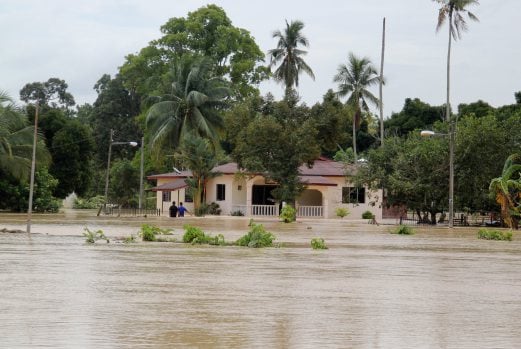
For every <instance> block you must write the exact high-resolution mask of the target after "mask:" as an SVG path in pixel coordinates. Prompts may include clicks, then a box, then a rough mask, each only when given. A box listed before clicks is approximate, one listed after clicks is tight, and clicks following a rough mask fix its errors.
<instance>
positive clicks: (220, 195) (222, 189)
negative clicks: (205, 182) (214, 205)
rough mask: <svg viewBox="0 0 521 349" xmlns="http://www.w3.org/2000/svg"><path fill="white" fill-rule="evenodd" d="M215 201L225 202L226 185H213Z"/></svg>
mask: <svg viewBox="0 0 521 349" xmlns="http://www.w3.org/2000/svg"><path fill="white" fill-rule="evenodd" d="M215 201H226V184H223V183H218V184H216V185H215Z"/></svg>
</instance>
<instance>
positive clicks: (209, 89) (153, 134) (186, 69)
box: [146, 57, 230, 149]
mask: <svg viewBox="0 0 521 349" xmlns="http://www.w3.org/2000/svg"><path fill="white" fill-rule="evenodd" d="M168 78H169V79H170V81H171V91H170V93H169V94H167V95H164V96H162V97H154V100H155V101H156V103H155V104H153V105H152V107H150V109H149V111H148V113H147V116H146V127H147V131H148V132H149V134H150V140H151V145H152V148H153V149H154V148H156V149H165V148H174V149H175V148H177V147H178V146H179V143H180V140H181V139H182V138H183V137H184V136H185V135H186V134H189V133H195V134H196V135H198V136H201V137H204V138H208V139H210V140H211V141H212V142H213V143H214V145H216V146H217V144H218V132H219V131H220V130H221V129H222V126H223V120H222V117H221V115H220V114H219V109H221V108H222V107H223V106H224V102H225V98H226V97H227V96H229V93H230V90H229V89H228V87H227V85H226V82H225V81H224V80H223V79H221V78H217V77H212V76H211V64H210V63H209V61H208V60H206V59H194V58H190V57H184V58H181V59H180V60H179V61H178V62H177V63H176V64H174V67H173V69H172V70H171V72H170V74H169V76H168Z"/></svg>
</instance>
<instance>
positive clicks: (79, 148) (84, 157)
mask: <svg viewBox="0 0 521 349" xmlns="http://www.w3.org/2000/svg"><path fill="white" fill-rule="evenodd" d="M79 140H80V141H79ZM94 149H95V142H94V137H93V136H92V130H91V129H90V127H88V126H87V125H84V124H82V123H80V122H79V121H77V120H70V121H68V122H67V123H66V124H65V125H64V126H63V127H62V128H61V129H60V130H59V131H58V132H56V133H55V134H54V137H53V138H52V147H51V154H52V160H53V162H52V166H51V168H50V172H51V173H52V175H53V176H54V177H56V179H58V181H59V183H60V185H59V186H57V187H56V190H55V192H54V193H55V195H56V196H57V197H60V198H65V197H66V196H67V195H68V194H70V193H72V192H75V193H76V194H78V195H84V194H85V193H86V192H87V191H88V190H89V188H90V187H91V184H92V174H93V171H92V167H93V166H92V165H93V162H92V161H93V158H94Z"/></svg>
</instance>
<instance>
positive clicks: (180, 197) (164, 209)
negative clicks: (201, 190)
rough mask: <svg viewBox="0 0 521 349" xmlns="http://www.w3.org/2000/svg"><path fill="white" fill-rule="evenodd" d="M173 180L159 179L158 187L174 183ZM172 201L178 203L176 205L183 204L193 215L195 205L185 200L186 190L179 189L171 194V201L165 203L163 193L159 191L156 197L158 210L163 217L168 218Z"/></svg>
mask: <svg viewBox="0 0 521 349" xmlns="http://www.w3.org/2000/svg"><path fill="white" fill-rule="evenodd" d="M173 180H174V179H172V178H158V180H157V186H160V185H162V184H165V183H168V182H171V181H173ZM172 201H175V202H176V205H177V206H179V203H180V202H182V203H183V206H184V207H186V209H187V210H188V211H189V212H190V213H192V214H193V212H194V204H193V203H192V202H186V199H185V189H184V188H182V189H179V190H176V191H172V192H170V201H169V202H167V201H165V202H163V192H162V191H158V192H157V195H156V208H158V209H160V210H161V215H162V216H168V215H169V212H168V209H169V208H170V205H172Z"/></svg>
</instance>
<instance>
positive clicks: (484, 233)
mask: <svg viewBox="0 0 521 349" xmlns="http://www.w3.org/2000/svg"><path fill="white" fill-rule="evenodd" d="M478 239H485V240H503V241H512V232H511V231H507V232H503V231H499V230H488V229H480V230H479V231H478Z"/></svg>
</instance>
